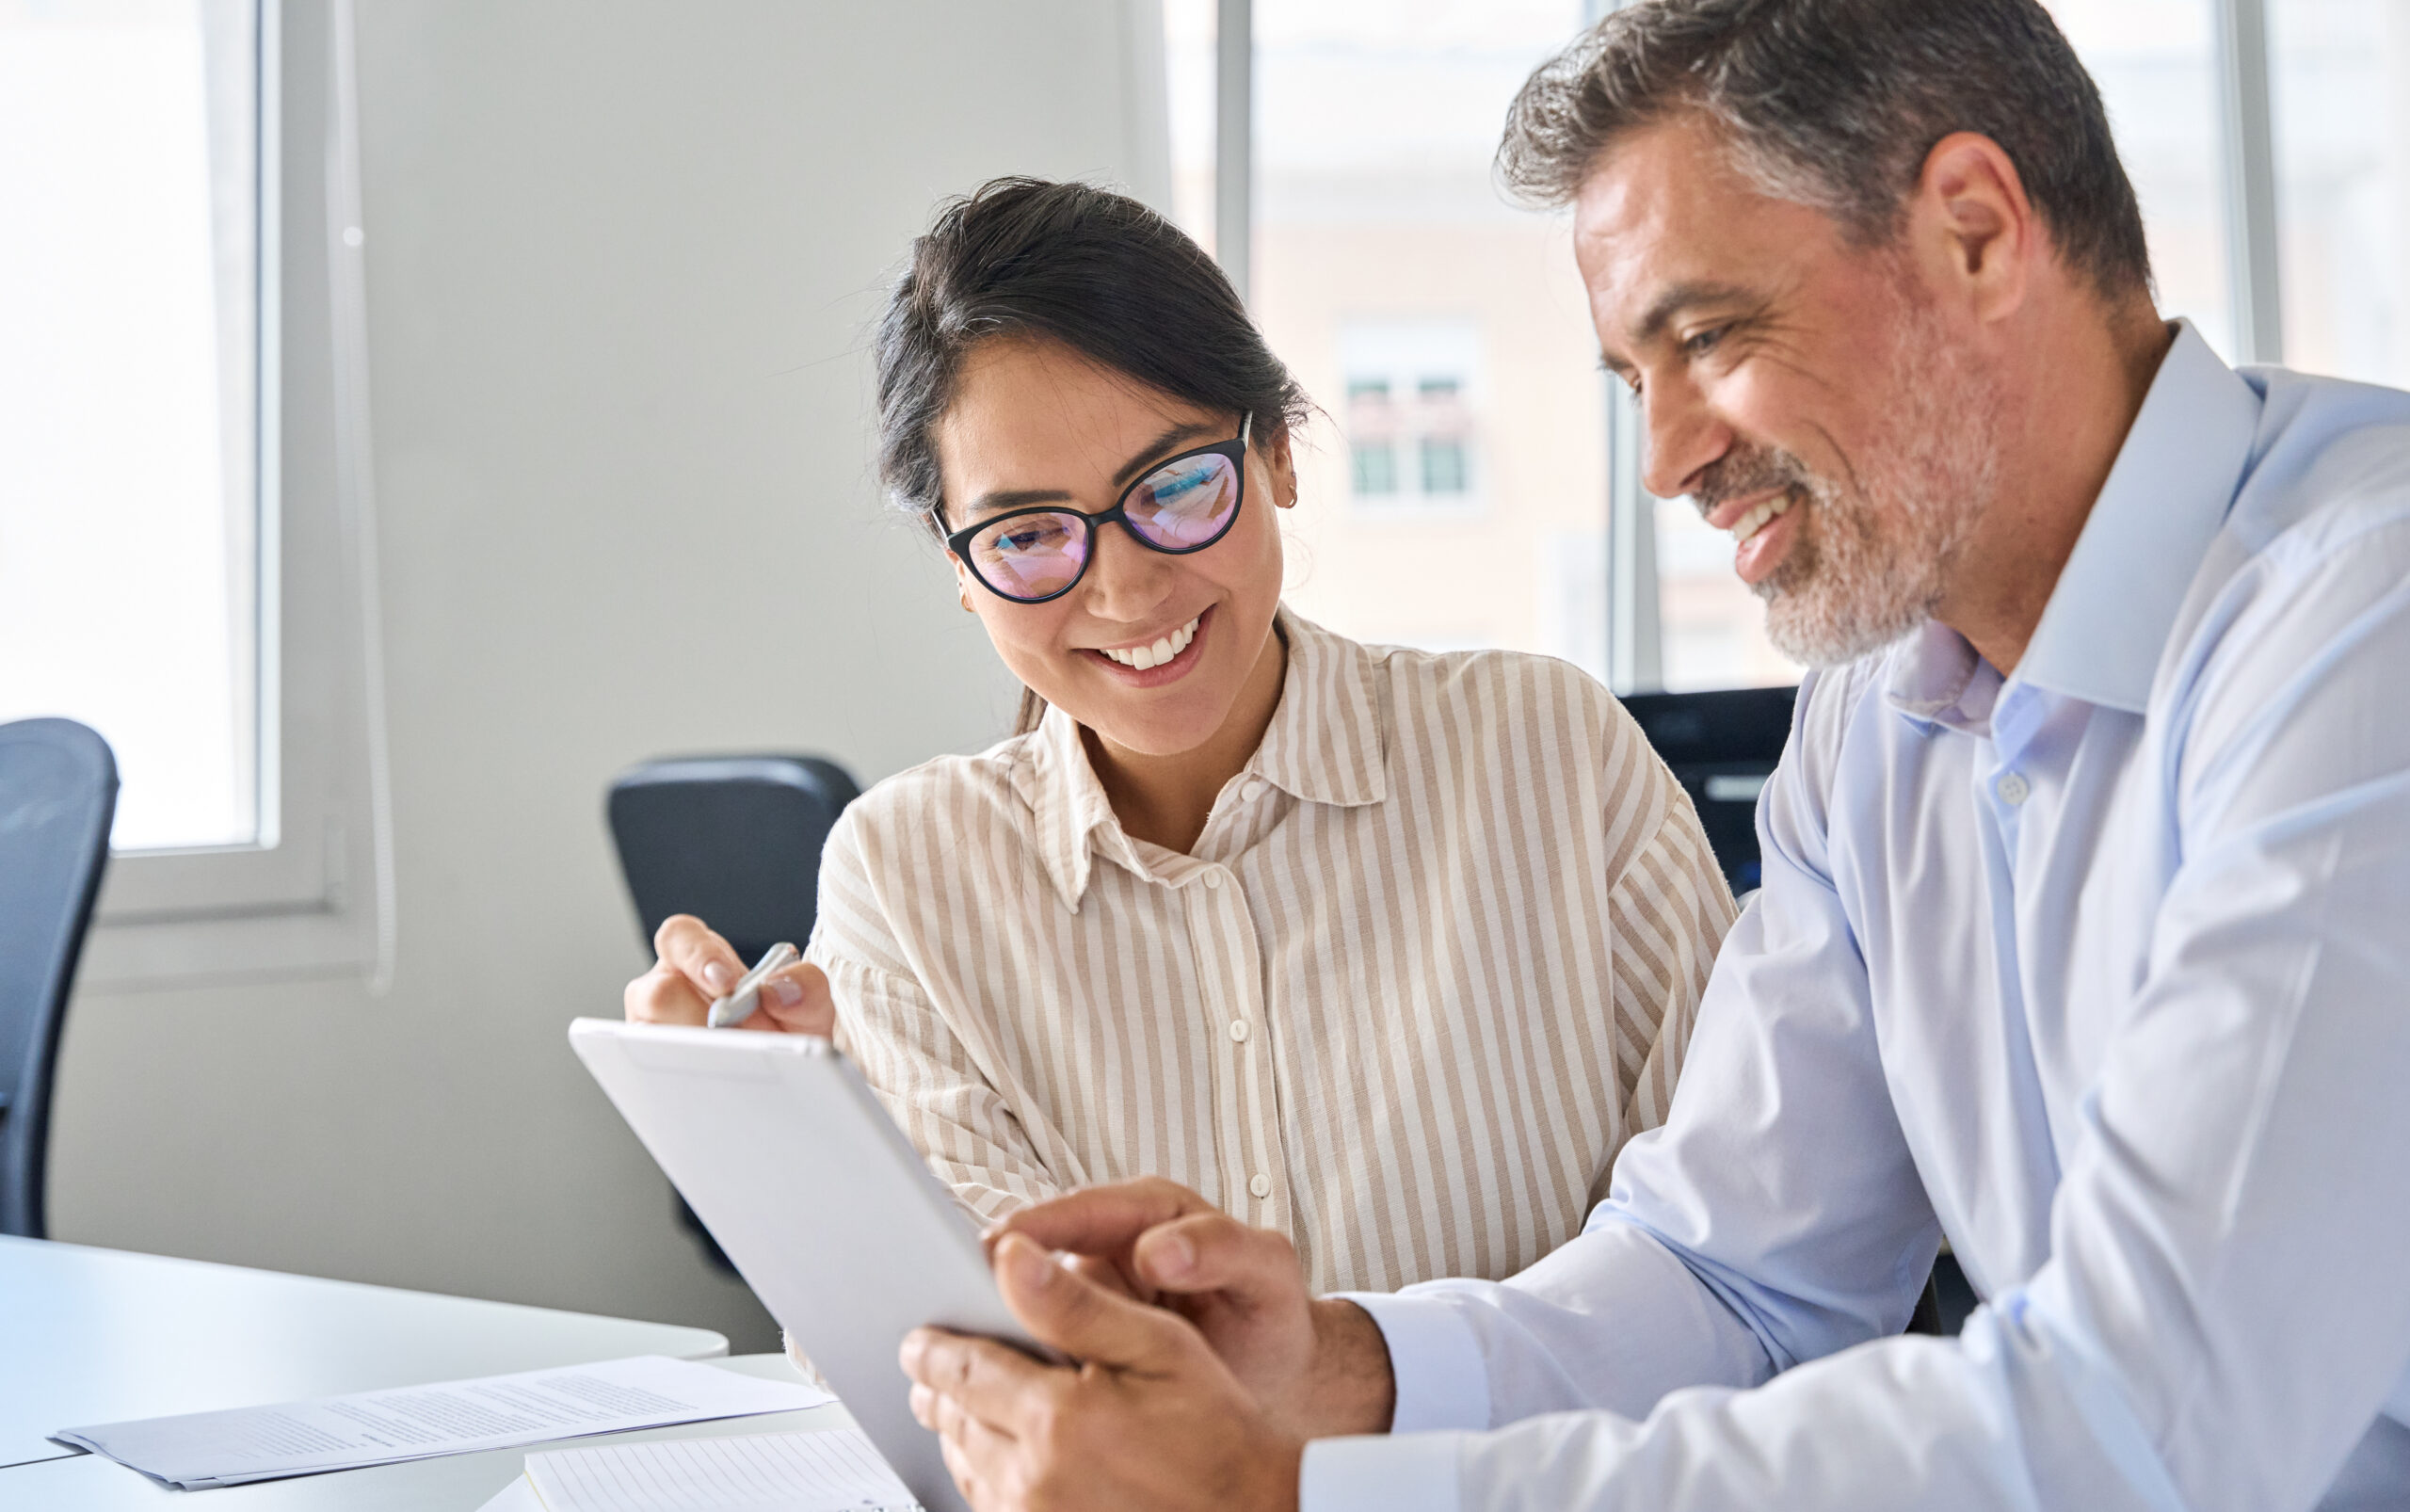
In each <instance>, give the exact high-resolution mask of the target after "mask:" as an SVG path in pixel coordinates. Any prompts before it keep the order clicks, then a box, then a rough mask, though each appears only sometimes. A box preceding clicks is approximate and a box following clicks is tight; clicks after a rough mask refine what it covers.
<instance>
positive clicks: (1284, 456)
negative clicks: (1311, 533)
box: [1261, 427, 1297, 509]
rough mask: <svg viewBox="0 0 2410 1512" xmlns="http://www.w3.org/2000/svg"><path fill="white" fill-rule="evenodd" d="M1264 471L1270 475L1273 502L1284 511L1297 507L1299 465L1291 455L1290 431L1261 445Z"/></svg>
mask: <svg viewBox="0 0 2410 1512" xmlns="http://www.w3.org/2000/svg"><path fill="white" fill-rule="evenodd" d="M1261 450H1262V452H1263V470H1264V472H1265V473H1266V474H1268V475H1270V481H1271V484H1272V502H1273V504H1274V505H1275V506H1276V507H1279V508H1282V509H1293V508H1295V507H1297V464H1296V459H1295V458H1293V456H1291V455H1290V451H1289V431H1288V430H1287V429H1286V428H1285V427H1284V428H1283V429H1282V430H1281V432H1280V434H1278V435H1277V436H1273V437H1270V438H1268V439H1266V440H1265V441H1264V442H1262V445H1261Z"/></svg>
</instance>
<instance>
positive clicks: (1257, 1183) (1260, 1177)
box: [1246, 1171, 1272, 1197]
mask: <svg viewBox="0 0 2410 1512" xmlns="http://www.w3.org/2000/svg"><path fill="white" fill-rule="evenodd" d="M1246 1189H1247V1190H1248V1191H1250V1192H1253V1193H1254V1194H1255V1195H1256V1196H1258V1197H1270V1196H1271V1195H1272V1178H1271V1177H1269V1176H1266V1175H1264V1174H1263V1173H1262V1172H1261V1171H1258V1172H1256V1173H1255V1180H1254V1181H1251V1182H1247V1183H1246Z"/></svg>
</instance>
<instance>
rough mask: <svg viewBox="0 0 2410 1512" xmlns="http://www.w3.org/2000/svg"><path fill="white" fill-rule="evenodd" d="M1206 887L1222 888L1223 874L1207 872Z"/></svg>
mask: <svg viewBox="0 0 2410 1512" xmlns="http://www.w3.org/2000/svg"><path fill="white" fill-rule="evenodd" d="M1205 885H1206V886H1207V887H1220V886H1221V885H1222V874H1221V873H1219V872H1207V873H1206V874H1205Z"/></svg>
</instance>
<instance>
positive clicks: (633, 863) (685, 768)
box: [607, 756, 861, 961]
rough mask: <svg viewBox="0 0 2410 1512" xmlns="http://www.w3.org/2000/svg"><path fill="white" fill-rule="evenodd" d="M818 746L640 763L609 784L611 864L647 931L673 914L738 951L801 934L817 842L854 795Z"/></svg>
mask: <svg viewBox="0 0 2410 1512" xmlns="http://www.w3.org/2000/svg"><path fill="white" fill-rule="evenodd" d="M860 792H861V790H860V788H858V787H856V786H855V785H854V780H853V779H852V778H851V777H850V776H848V775H846V772H845V769H844V767H842V766H839V765H838V764H836V763H834V762H830V761H824V760H822V759H821V758H819V757H817V756H698V757H683V758H680V759H677V760H673V761H658V762H647V763H645V764H643V765H641V766H638V767H635V768H634V769H633V770H631V771H628V772H626V773H623V774H622V775H621V776H620V777H619V780H617V781H615V782H613V783H612V784H611V794H610V799H609V802H608V804H607V808H608V811H609V813H610V820H611V838H612V840H613V842H614V843H615V844H617V845H618V847H619V870H620V872H621V873H622V874H623V875H624V876H625V877H627V881H628V892H629V893H630V894H631V895H632V896H633V897H634V898H635V905H636V915H637V917H638V919H639V920H641V921H642V924H643V926H644V936H645V939H646V941H651V939H652V936H653V932H654V931H655V930H657V929H659V928H660V927H661V921H663V920H664V919H667V918H668V917H669V916H670V915H671V914H673V913H691V914H694V915H696V916H698V917H699V918H700V919H702V920H703V921H704V922H705V923H707V924H709V925H711V926H712V927H713V928H715V929H716V930H718V931H719V932H720V934H721V935H722V936H724V937H725V938H726V939H727V941H728V942H729V943H730V944H731V945H733V946H734V947H736V952H737V954H738V955H740V956H742V957H745V958H746V959H747V961H754V960H759V959H760V958H761V957H762V953H763V951H766V950H768V949H769V948H770V947H771V946H772V945H774V944H776V943H778V942H779V941H781V940H788V941H794V942H795V944H797V945H801V944H803V943H804V942H805V941H808V940H810V939H811V923H812V920H813V918H814V917H815V916H816V913H817V907H818V902H819V897H820V847H821V845H822V844H824V843H826V842H827V839H828V830H829V828H830V827H831V826H833V825H834V824H836V822H837V815H838V814H839V813H840V812H843V811H844V807H845V805H846V804H848V803H851V802H852V801H853V800H854V799H855V798H856V797H858V796H860Z"/></svg>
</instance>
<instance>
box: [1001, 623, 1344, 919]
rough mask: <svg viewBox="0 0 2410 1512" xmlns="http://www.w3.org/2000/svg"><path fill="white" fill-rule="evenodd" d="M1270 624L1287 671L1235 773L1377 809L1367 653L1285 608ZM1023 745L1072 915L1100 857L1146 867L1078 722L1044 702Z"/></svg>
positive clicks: (1059, 885)
mask: <svg viewBox="0 0 2410 1512" xmlns="http://www.w3.org/2000/svg"><path fill="white" fill-rule="evenodd" d="M1277 623H1278V626H1279V630H1280V633H1281V635H1282V636H1283V637H1284V638H1285V639H1286V641H1287V642H1288V647H1289V668H1288V672H1287V674H1286V675H1285V677H1284V678H1283V679H1282V682H1281V685H1280V702H1279V704H1278V705H1277V707H1276V708H1275V709H1274V710H1273V712H1272V722H1271V724H1270V725H1269V726H1267V727H1266V728H1265V730H1264V732H1263V740H1262V743H1261V744H1260V745H1259V746H1257V747H1256V749H1255V754H1254V755H1253V756H1252V757H1250V758H1248V760H1247V764H1246V765H1245V768H1243V770H1242V774H1241V775H1242V776H1248V777H1257V778H1261V779H1262V780H1264V781H1266V782H1269V783H1271V784H1272V785H1273V786H1275V787H1277V788H1279V789H1280V790H1281V791H1283V792H1285V793H1288V794H1290V795H1292V796H1295V797H1297V798H1301V799H1303V800H1305V801H1306V802H1309V803H1328V804H1332V805H1336V806H1339V807H1342V808H1354V807H1357V806H1358V805H1362V804H1367V803H1378V802H1379V801H1381V799H1382V798H1384V797H1386V796H1388V793H1389V766H1388V748H1389V742H1388V731H1387V722H1386V720H1385V718H1384V717H1383V713H1384V711H1383V709H1382V706H1381V702H1380V700H1379V699H1378V697H1377V696H1376V693H1377V687H1378V684H1377V682H1376V676H1377V669H1376V668H1375V666H1374V658H1373V655H1372V653H1371V652H1370V651H1367V650H1366V649H1365V648H1364V647H1362V646H1359V645H1358V644H1357V643H1356V642H1354V641H1352V640H1349V639H1347V638H1346V637H1345V636H1343V635H1333V634H1331V633H1330V632H1329V631H1327V630H1325V629H1323V628H1322V627H1321V626H1320V625H1317V624H1314V623H1313V622H1312V621H1310V620H1309V619H1303V618H1301V617H1300V616H1298V615H1296V614H1294V613H1293V612H1291V611H1290V610H1289V609H1288V608H1287V607H1286V606H1283V607H1282V608H1281V610H1280V611H1279V618H1278V620H1277ZM1026 749H1027V753H1028V757H1027V759H1028V766H1027V767H1026V769H1025V770H1026V780H1025V781H1024V782H1023V784H1022V796H1023V797H1024V798H1026V799H1027V801H1028V802H1029V804H1030V808H1031V811H1032V812H1033V814H1034V815H1035V817H1036V840H1037V849H1038V857H1039V860H1040V861H1041V863H1042V864H1043V865H1044V866H1045V868H1046V875H1047V877H1048V878H1049V879H1050V880H1051V881H1052V883H1053V884H1054V891H1055V892H1056V893H1057V894H1058V895H1060V896H1061V898H1062V900H1063V906H1064V907H1065V908H1067V909H1071V910H1072V911H1073V912H1077V911H1078V910H1079V907H1080V900H1081V899H1082V898H1084V897H1085V896H1086V895H1087V890H1088V877H1089V873H1090V871H1091V869H1092V867H1093V865H1094V862H1095V858H1096V856H1097V855H1098V854H1099V853H1102V854H1103V855H1104V856H1106V857H1107V858H1108V859H1109V860H1112V861H1116V862H1117V863H1118V864H1120V865H1123V866H1126V867H1129V868H1130V869H1132V870H1133V871H1138V870H1144V867H1143V866H1142V865H1141V863H1140V861H1139V858H1138V855H1137V852H1136V849H1135V846H1134V844H1133V842H1132V841H1131V839H1130V837H1129V835H1128V834H1127V833H1126V832H1125V831H1124V830H1123V829H1122V828H1121V821H1120V820H1119V819H1118V818H1117V817H1116V816H1115V815H1114V812H1113V804H1112V802H1111V801H1110V800H1109V799H1108V798H1106V796H1105V794H1104V784H1103V783H1102V782H1101V781H1099V780H1097V775H1096V770H1095V768H1094V767H1092V766H1090V765H1089V764H1088V753H1087V745H1086V743H1085V740H1084V739H1083V738H1082V737H1081V733H1080V726H1079V724H1078V722H1077V721H1076V720H1074V719H1072V717H1071V716H1069V715H1068V714H1065V713H1064V712H1063V711H1062V710H1060V709H1057V708H1053V707H1052V706H1050V707H1049V708H1048V709H1047V711H1046V716H1045V718H1044V719H1043V720H1041V721H1040V722H1039V724H1038V727H1037V732H1036V735H1035V736H1033V737H1032V738H1031V740H1030V742H1029V744H1028V746H1027V748H1026Z"/></svg>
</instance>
